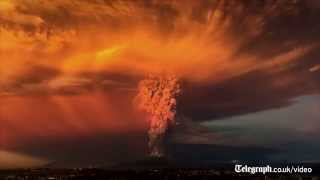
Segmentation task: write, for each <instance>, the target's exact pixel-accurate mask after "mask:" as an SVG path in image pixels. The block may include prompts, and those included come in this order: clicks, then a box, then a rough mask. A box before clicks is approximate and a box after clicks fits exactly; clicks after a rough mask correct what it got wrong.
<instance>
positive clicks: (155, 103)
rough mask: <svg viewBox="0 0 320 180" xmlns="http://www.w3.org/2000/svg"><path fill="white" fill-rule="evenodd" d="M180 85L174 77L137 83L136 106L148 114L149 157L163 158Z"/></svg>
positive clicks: (151, 77) (152, 78)
mask: <svg viewBox="0 0 320 180" xmlns="http://www.w3.org/2000/svg"><path fill="white" fill-rule="evenodd" d="M179 93H180V84H179V82H178V79H177V77H175V76H160V77H156V76H150V77H149V78H148V79H145V80H143V81H141V82H140V83H139V93H138V95H137V97H136V102H137V103H138V106H139V107H140V108H141V109H142V110H145V111H146V112H148V113H149V114H150V129H149V132H148V133H149V148H150V155H151V156H164V155H165V149H164V141H165V137H166V133H167V130H168V129H169V128H172V127H173V126H174V125H175V121H176V120H175V118H176V110H177V108H176V106H177V99H176V98H177V96H178V95H179Z"/></svg>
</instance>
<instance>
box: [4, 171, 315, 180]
mask: <svg viewBox="0 0 320 180" xmlns="http://www.w3.org/2000/svg"><path fill="white" fill-rule="evenodd" d="M243 177H251V178H253V179H297V180H298V179H299V180H300V179H310V180H311V179H312V180H316V179H320V178H318V177H316V176H303V175H288V174H287V175H286V174H283V175H254V176H253V175H249V174H241V175H240V174H236V173H234V172H232V171H229V170H225V171H223V170H209V169H206V170H205V169H198V170H197V169H149V170H138V169H135V170H133V169H132V170H103V169H21V170H2V171H0V179H1V180H16V179H17V180H29V179H30V180H38V179H39V180H69V179H70V180H72V179H85V180H87V179H104V180H108V179H112V180H118V179H119V180H125V179H137V180H140V179H150V180H151V179H152V180H157V179H159V180H160V179H170V180H171V179H181V180H182V179H204V180H206V179H216V178H228V179H240V178H243Z"/></svg>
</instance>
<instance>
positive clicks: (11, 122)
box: [0, 0, 320, 169]
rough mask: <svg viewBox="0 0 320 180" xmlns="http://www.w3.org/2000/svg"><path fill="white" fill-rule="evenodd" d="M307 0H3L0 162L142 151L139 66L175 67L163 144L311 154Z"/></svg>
mask: <svg viewBox="0 0 320 180" xmlns="http://www.w3.org/2000/svg"><path fill="white" fill-rule="evenodd" d="M319 19H320V2H319V1H318V0H288V1H287V0H260V1H254V0H252V1H246V0H243V1H242V0H199V1H196V0H185V1H178V0H137V1H129V0H69V1H66V0H52V1H47V0H0V169H3V168H16V167H38V166H40V167H41V166H44V165H48V164H50V165H52V166H55V167H89V166H91V165H93V166H96V165H98V166H104V167H108V166H113V165H116V164H118V163H121V162H130V161H136V160H139V159H144V158H145V157H147V156H148V135H147V131H148V127H149V124H148V122H149V121H148V118H149V116H148V114H147V113H145V112H142V111H140V110H139V109H138V108H137V107H136V104H135V103H134V99H135V96H136V95H137V93H138V88H137V87H138V84H139V82H141V80H144V79H145V78H146V77H147V76H148V75H150V74H152V75H155V76H161V75H163V74H173V75H175V76H176V77H178V79H179V82H180V85H181V95H180V96H179V97H178V98H177V125H176V127H174V128H173V129H170V136H168V137H167V138H168V139H167V141H168V143H167V144H166V145H167V146H168V149H169V151H170V156H171V157H172V158H174V159H176V160H184V161H189V162H190V163H191V162H199V163H201V162H205V163H217V162H234V161H235V160H241V161H254V162H319V161H320V155H319V154H318V153H317V152H319V150H320V143H319V141H318V139H319V138H320V134H319V132H320V131H319V130H320V122H319V120H320V94H319V93H320V44H319V42H320V41H319V40H320V23H318V21H319Z"/></svg>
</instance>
